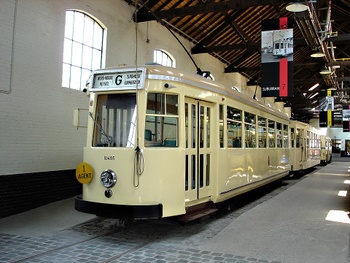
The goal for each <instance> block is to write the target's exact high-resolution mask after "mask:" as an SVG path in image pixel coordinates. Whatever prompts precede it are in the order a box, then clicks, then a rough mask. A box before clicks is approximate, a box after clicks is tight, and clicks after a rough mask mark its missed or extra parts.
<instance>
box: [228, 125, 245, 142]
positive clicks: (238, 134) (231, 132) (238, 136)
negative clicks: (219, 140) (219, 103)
mask: <svg viewBox="0 0 350 263" xmlns="http://www.w3.org/2000/svg"><path fill="white" fill-rule="evenodd" d="M227 147H228V148H232V147H233V148H241V147H242V123H240V122H235V121H230V120H227Z"/></svg>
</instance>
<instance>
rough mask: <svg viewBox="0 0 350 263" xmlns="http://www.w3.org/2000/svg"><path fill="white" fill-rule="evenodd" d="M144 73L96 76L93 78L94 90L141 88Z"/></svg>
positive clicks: (126, 72)
mask: <svg viewBox="0 0 350 263" xmlns="http://www.w3.org/2000/svg"><path fill="white" fill-rule="evenodd" d="M144 79H145V71H144V70H143V71H138V72H130V71H124V72H116V73H106V74H103V73H101V74H96V75H95V76H94V86H93V88H92V89H94V90H107V89H108V90H112V89H134V88H136V86H138V88H143V83H144Z"/></svg>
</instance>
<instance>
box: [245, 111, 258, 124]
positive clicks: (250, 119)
mask: <svg viewBox="0 0 350 263" xmlns="http://www.w3.org/2000/svg"><path fill="white" fill-rule="evenodd" d="M244 117H245V120H244V121H245V122H246V123H248V124H255V123H256V120H255V115H254V114H251V113H249V112H245V113H244Z"/></svg>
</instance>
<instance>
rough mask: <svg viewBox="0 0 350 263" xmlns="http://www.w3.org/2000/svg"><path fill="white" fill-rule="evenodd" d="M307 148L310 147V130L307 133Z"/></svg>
mask: <svg viewBox="0 0 350 263" xmlns="http://www.w3.org/2000/svg"><path fill="white" fill-rule="evenodd" d="M306 148H310V131H307V133H306Z"/></svg>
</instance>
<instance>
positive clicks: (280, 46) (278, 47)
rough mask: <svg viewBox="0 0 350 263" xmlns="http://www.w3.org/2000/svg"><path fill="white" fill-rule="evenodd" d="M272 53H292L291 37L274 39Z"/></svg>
mask: <svg viewBox="0 0 350 263" xmlns="http://www.w3.org/2000/svg"><path fill="white" fill-rule="evenodd" d="M272 53H273V55H274V56H277V57H287V56H289V55H291V54H293V38H292V37H289V38H283V39H278V40H276V41H274V43H273V51H272Z"/></svg>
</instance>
